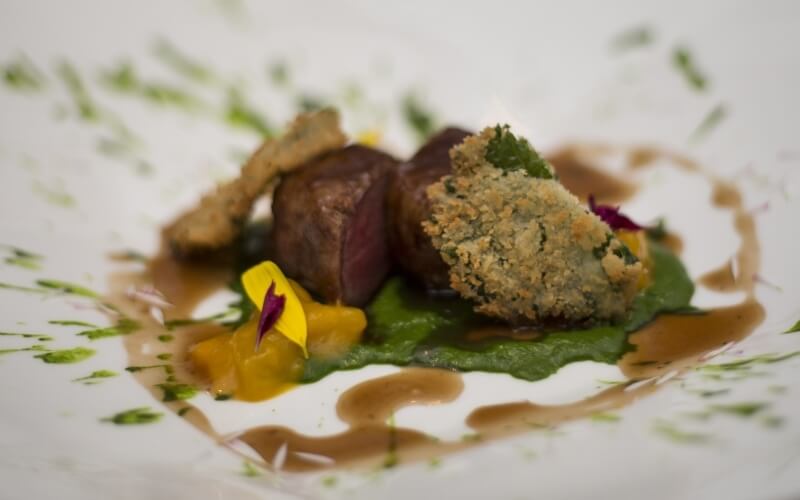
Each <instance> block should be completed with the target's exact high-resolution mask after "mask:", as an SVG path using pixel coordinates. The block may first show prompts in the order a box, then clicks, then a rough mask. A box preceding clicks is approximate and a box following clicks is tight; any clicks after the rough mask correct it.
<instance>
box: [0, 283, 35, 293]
mask: <svg viewBox="0 0 800 500" xmlns="http://www.w3.org/2000/svg"><path fill="white" fill-rule="evenodd" d="M0 289H4V290H14V291H17V292H27V293H47V290H42V289H41V288H33V287H29V286H21V285H13V284H11V283H0Z"/></svg>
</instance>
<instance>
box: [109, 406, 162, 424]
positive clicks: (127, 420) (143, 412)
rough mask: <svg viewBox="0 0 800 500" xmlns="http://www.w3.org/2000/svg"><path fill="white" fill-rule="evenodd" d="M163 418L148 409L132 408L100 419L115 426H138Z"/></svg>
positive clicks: (160, 414)
mask: <svg viewBox="0 0 800 500" xmlns="http://www.w3.org/2000/svg"><path fill="white" fill-rule="evenodd" d="M162 416H164V414H163V413H158V412H154V411H153V410H151V409H150V408H149V407H142V408H133V409H132V410H126V411H123V412H120V413H117V414H116V415H113V416H111V417H107V418H102V419H100V421H101V422H111V423H113V424H117V425H140V424H150V423H153V422H157V421H158V420H160V419H161V417H162Z"/></svg>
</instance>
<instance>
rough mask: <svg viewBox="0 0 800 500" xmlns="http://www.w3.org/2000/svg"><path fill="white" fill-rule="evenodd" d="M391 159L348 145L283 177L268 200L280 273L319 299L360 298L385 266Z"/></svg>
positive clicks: (360, 302)
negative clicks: (387, 202) (282, 271)
mask: <svg viewBox="0 0 800 500" xmlns="http://www.w3.org/2000/svg"><path fill="white" fill-rule="evenodd" d="M396 165H397V162H396V161H395V159H394V158H392V157H391V156H389V155H387V154H385V153H382V152H380V151H377V150H375V149H371V148H368V147H365V146H358V145H353V146H348V147H346V148H344V149H339V150H337V151H332V152H330V153H328V154H326V155H324V156H321V157H319V158H316V159H314V160H312V161H311V162H309V163H307V164H306V165H304V166H303V167H301V168H300V169H298V170H297V171H295V172H293V173H292V174H290V175H288V176H286V177H285V178H284V179H283V180H282V182H281V183H280V185H279V186H278V188H277V189H276V191H275V197H274V201H273V204H272V213H273V217H274V224H273V238H272V239H273V244H274V250H275V261H276V262H277V263H278V265H279V266H281V268H282V269H283V270H284V272H285V273H286V274H287V275H288V276H290V277H292V278H294V279H296V280H297V281H299V282H300V283H301V284H302V285H303V286H304V287H306V288H308V289H309V290H311V291H312V292H314V293H316V294H318V295H320V296H321V297H322V298H323V299H324V300H325V301H327V302H344V303H345V304H348V305H355V306H361V305H363V304H365V303H366V302H367V301H368V300H369V299H370V298H371V297H372V295H373V294H374V293H375V291H376V290H377V288H378V287H379V286H380V285H381V283H382V282H383V280H384V278H385V277H386V274H387V273H388V271H389V268H390V258H389V250H388V245H387V242H386V211H385V198H386V188H387V186H388V180H389V176H390V175H391V173H392V171H393V170H394V169H395V167H396Z"/></svg>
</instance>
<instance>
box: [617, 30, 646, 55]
mask: <svg viewBox="0 0 800 500" xmlns="http://www.w3.org/2000/svg"><path fill="white" fill-rule="evenodd" d="M654 39H655V36H654V35H653V31H652V30H651V29H650V28H649V27H647V26H638V27H635V28H631V29H629V30H627V31H624V32H622V33H620V34H619V35H617V36H616V37H614V39H613V40H612V41H611V48H612V49H613V50H614V51H617V52H622V51H625V50H630V49H636V48H640V47H644V46H647V45H650V44H651V43H653V40H654Z"/></svg>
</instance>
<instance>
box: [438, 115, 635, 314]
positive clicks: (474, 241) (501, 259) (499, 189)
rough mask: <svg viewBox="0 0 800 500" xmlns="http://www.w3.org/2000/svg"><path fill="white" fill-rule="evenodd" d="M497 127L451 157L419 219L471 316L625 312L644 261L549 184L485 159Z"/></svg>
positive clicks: (560, 188)
mask: <svg viewBox="0 0 800 500" xmlns="http://www.w3.org/2000/svg"><path fill="white" fill-rule="evenodd" d="M494 134H495V130H494V129H492V128H486V129H484V130H483V131H482V132H481V133H480V134H479V135H475V136H470V137H468V138H467V139H465V141H464V142H463V143H462V144H461V145H459V146H456V147H455V148H453V149H452V150H451V152H450V154H451V159H452V163H453V172H454V173H453V175H449V176H446V177H443V178H442V179H441V180H440V181H439V182H437V183H435V184H432V185H431V186H430V187H429V188H428V191H427V194H428V197H429V199H430V200H431V205H432V218H431V220H430V221H428V222H425V223H423V227H424V229H425V231H426V233H427V234H428V235H429V236H430V237H431V239H432V241H433V245H434V247H435V248H436V249H437V250H439V252H440V253H441V255H442V258H443V259H444V261H445V262H446V263H447V264H448V266H449V267H450V285H451V286H452V287H453V289H454V290H456V291H457V292H458V293H459V294H461V295H462V296H463V297H465V298H467V299H470V300H472V301H473V302H474V303H475V304H476V305H475V309H476V311H478V312H480V313H483V314H486V315H489V316H494V317H498V318H502V319H505V320H507V321H511V322H513V323H537V322H545V321H550V320H556V321H566V322H575V323H577V322H585V321H598V320H599V321H602V320H609V319H618V318H621V317H623V316H624V315H625V313H626V311H627V310H628V308H629V307H630V305H631V303H632V301H633V298H634V296H635V295H636V292H637V282H638V280H639V275H640V273H641V272H642V264H641V263H640V262H638V261H635V259H628V260H627V261H626V258H625V253H623V252H622V251H621V249H622V247H623V244H622V243H621V242H620V241H619V240H617V239H616V238H615V237H614V236H613V233H612V232H611V229H610V228H609V227H608V226H607V225H606V224H605V223H604V222H603V221H602V220H600V219H599V218H598V217H597V216H596V215H594V214H592V213H591V212H589V211H587V210H586V209H585V208H584V207H583V206H582V205H581V204H580V202H579V200H578V198H576V197H575V196H574V195H572V194H571V193H569V192H568V191H567V190H566V189H565V188H564V187H563V186H562V185H561V184H560V183H559V182H558V181H557V180H554V179H538V178H533V177H530V176H529V175H528V174H526V173H525V172H524V171H522V170H516V171H505V170H501V169H499V168H496V167H495V166H494V165H492V164H491V163H490V162H488V161H487V160H486V159H485V156H486V146H487V144H488V142H489V140H491V139H492V137H494Z"/></svg>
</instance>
